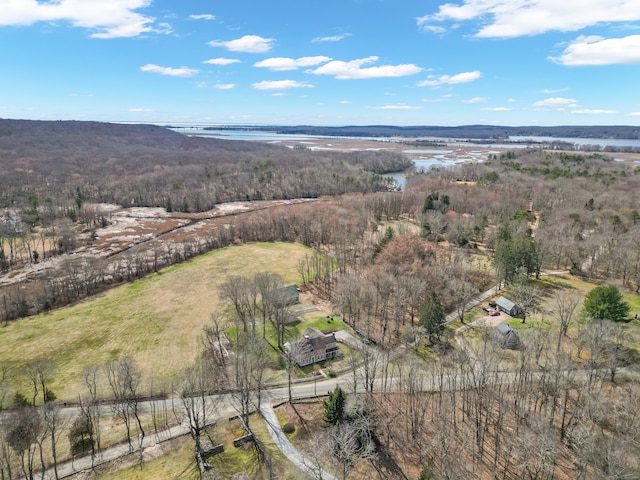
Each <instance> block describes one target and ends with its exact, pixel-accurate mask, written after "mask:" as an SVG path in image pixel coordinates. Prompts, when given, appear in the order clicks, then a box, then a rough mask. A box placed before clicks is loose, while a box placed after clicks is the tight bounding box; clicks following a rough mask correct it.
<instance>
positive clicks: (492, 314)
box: [489, 310, 500, 317]
mask: <svg viewBox="0 0 640 480" xmlns="http://www.w3.org/2000/svg"><path fill="white" fill-rule="evenodd" d="M489 315H491V316H492V317H497V316H498V315H500V311H499V310H491V311H490V312H489Z"/></svg>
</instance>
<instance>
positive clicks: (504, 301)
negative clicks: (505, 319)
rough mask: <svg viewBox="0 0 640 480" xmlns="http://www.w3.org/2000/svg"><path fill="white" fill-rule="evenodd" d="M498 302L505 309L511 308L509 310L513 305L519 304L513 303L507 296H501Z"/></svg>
mask: <svg viewBox="0 0 640 480" xmlns="http://www.w3.org/2000/svg"><path fill="white" fill-rule="evenodd" d="M496 304H497V305H498V306H499V307H502V308H504V309H506V310H509V311H510V310H511V309H513V307H516V306H517V305H516V304H515V303H513V302H512V301H511V300H509V299H508V298H505V297H500V298H499V299H498V301H497V302H496Z"/></svg>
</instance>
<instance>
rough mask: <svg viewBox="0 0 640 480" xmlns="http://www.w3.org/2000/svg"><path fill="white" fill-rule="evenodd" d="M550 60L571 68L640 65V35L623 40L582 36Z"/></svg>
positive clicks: (623, 38)
mask: <svg viewBox="0 0 640 480" xmlns="http://www.w3.org/2000/svg"><path fill="white" fill-rule="evenodd" d="M638 8H640V5H638ZM549 60H551V61H553V62H556V63H559V64H562V65H566V66H569V67H579V66H595V65H615V64H633V63H640V35H629V36H628V37H622V38H602V37H598V36H590V37H586V36H581V37H578V38H577V39H576V40H574V41H573V42H571V43H570V44H569V46H568V47H567V48H566V49H565V50H564V52H562V53H561V54H560V55H559V56H557V57H549Z"/></svg>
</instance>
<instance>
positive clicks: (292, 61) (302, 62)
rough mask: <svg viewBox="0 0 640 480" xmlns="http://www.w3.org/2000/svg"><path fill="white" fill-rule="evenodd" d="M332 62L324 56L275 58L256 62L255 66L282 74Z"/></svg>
mask: <svg viewBox="0 0 640 480" xmlns="http://www.w3.org/2000/svg"><path fill="white" fill-rule="evenodd" d="M330 60H331V58H329V57H322V56H317V57H300V58H285V57H274V58H267V59H266V60H261V61H259V62H256V63H254V64H253V66H254V67H259V68H268V69H269V70H271V71H273V72H282V71H286V70H297V69H298V68H301V67H313V66H315V65H319V64H321V63H325V62H328V61H330Z"/></svg>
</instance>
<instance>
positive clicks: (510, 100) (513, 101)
mask: <svg viewBox="0 0 640 480" xmlns="http://www.w3.org/2000/svg"><path fill="white" fill-rule="evenodd" d="M507 102H509V103H515V102H516V99H515V98H509V99H508V100H507Z"/></svg>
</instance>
